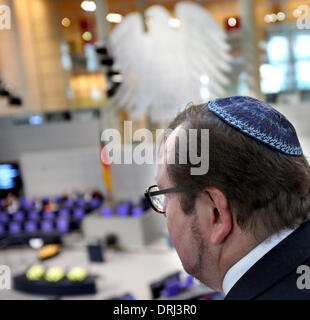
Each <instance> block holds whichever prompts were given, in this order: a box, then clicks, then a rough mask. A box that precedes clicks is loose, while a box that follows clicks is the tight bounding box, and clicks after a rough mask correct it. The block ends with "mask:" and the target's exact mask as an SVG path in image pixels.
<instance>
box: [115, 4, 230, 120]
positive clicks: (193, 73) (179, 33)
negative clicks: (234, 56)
mask: <svg viewBox="0 0 310 320" xmlns="http://www.w3.org/2000/svg"><path fill="white" fill-rule="evenodd" d="M174 11H175V16H176V17H177V18H178V19H179V21H180V27H179V28H172V27H171V26H170V25H169V23H168V21H169V19H170V18H171V17H170V13H169V11H168V10H166V9H165V8H164V7H162V6H159V5H154V6H151V7H149V8H148V9H146V11H145V19H146V24H147V31H145V29H144V24H143V18H142V16H141V14H139V13H137V12H134V13H130V14H128V15H127V16H125V18H124V19H123V21H122V22H121V23H120V24H119V25H118V26H116V27H115V28H114V29H113V30H112V32H111V34H110V36H109V50H110V52H111V53H112V56H113V57H114V60H115V62H116V64H117V65H118V66H119V67H120V70H121V72H122V74H123V81H122V84H121V86H120V88H119V90H118V91H117V93H116V95H115V96H114V97H113V98H112V101H111V102H112V103H113V104H114V103H115V104H117V105H118V106H120V107H122V108H125V109H127V110H130V111H131V115H132V116H133V117H139V116H141V115H143V114H148V115H149V116H150V118H151V119H152V120H153V121H158V122H162V121H168V120H170V119H171V118H173V117H174V116H175V115H176V113H177V112H178V110H179V109H180V108H182V107H184V106H185V105H187V104H188V103H189V102H193V103H199V102H203V100H202V98H201V93H200V88H201V76H204V79H208V84H207V87H208V88H207V90H208V92H209V98H210V99H212V98H215V97H221V96H224V95H225V94H226V90H225V88H226V87H227V85H228V84H229V82H230V81H229V78H228V77H227V73H229V72H230V70H231V66H230V60H231V57H230V55H229V53H228V51H229V45H228V44H227V43H226V34H225V32H224V31H223V30H222V29H221V27H220V26H219V25H218V23H217V22H216V21H215V20H214V18H212V16H211V15H210V14H209V13H208V12H207V10H206V9H205V8H203V7H202V6H201V5H199V4H196V3H193V2H179V3H177V4H176V6H175V8H174Z"/></svg>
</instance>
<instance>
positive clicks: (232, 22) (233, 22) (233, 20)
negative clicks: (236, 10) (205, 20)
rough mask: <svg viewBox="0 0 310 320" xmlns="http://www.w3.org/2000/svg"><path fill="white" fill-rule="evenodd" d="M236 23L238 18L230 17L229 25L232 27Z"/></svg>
mask: <svg viewBox="0 0 310 320" xmlns="http://www.w3.org/2000/svg"><path fill="white" fill-rule="evenodd" d="M236 24H237V20H236V18H234V17H231V18H229V19H228V25H229V26H230V27H234V26H235V25H236Z"/></svg>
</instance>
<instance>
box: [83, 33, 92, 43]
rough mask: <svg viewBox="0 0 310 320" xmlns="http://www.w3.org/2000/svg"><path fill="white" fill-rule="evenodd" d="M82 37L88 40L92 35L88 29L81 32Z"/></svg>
mask: <svg viewBox="0 0 310 320" xmlns="http://www.w3.org/2000/svg"><path fill="white" fill-rule="evenodd" d="M82 38H83V39H84V40H85V41H90V40H91V39H92V38H93V36H92V34H91V33H90V32H89V31H85V32H84V33H83V34H82Z"/></svg>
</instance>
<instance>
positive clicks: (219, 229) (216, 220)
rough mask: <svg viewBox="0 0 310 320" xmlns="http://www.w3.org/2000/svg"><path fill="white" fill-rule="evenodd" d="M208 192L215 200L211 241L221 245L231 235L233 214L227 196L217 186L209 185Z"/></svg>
mask: <svg viewBox="0 0 310 320" xmlns="http://www.w3.org/2000/svg"><path fill="white" fill-rule="evenodd" d="M205 192H208V193H209V195H210V197H211V200H212V202H213V208H212V210H211V212H210V214H211V219H210V220H209V221H210V223H211V226H210V227H211V228H210V241H211V243H212V244H214V245H220V244H222V243H223V242H224V240H225V239H226V238H227V237H228V236H229V234H230V233H231V231H232V228H233V216H232V212H231V209H230V207H229V204H228V201H227V198H226V197H225V195H224V194H223V192H222V191H220V190H219V189H217V188H213V187H209V188H207V189H206V190H205Z"/></svg>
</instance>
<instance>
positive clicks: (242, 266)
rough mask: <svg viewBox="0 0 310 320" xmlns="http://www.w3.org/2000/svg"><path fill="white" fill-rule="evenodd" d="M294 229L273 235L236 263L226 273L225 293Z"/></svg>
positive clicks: (224, 281)
mask: <svg viewBox="0 0 310 320" xmlns="http://www.w3.org/2000/svg"><path fill="white" fill-rule="evenodd" d="M295 229H296V228H294V229H284V230H282V231H281V232H279V233H276V234H273V235H271V236H270V237H269V238H267V239H266V240H264V241H263V242H261V243H260V244H259V245H257V246H256V247H255V248H254V249H252V250H251V251H250V252H249V253H248V254H247V255H245V256H244V257H243V258H241V259H240V260H239V261H238V262H237V263H235V264H234V265H233V266H232V267H231V268H230V269H229V270H228V271H227V272H226V274H225V276H224V280H223V284H222V288H223V291H224V294H225V295H227V293H228V292H229V291H230V289H231V288H232V287H233V286H234V285H235V284H236V282H237V281H238V280H239V279H240V278H241V277H242V276H243V275H244V274H245V273H246V272H247V271H248V270H249V269H250V268H251V267H252V266H253V265H254V264H255V263H256V262H257V261H258V260H259V259H261V258H262V257H263V256H264V255H265V254H266V253H267V252H268V251H270V250H271V249H272V248H273V247H275V246H276V245H277V244H278V243H279V242H281V241H282V240H283V239H285V238H286V237H288V236H289V235H290V234H291V233H292V232H293V231H295Z"/></svg>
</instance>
